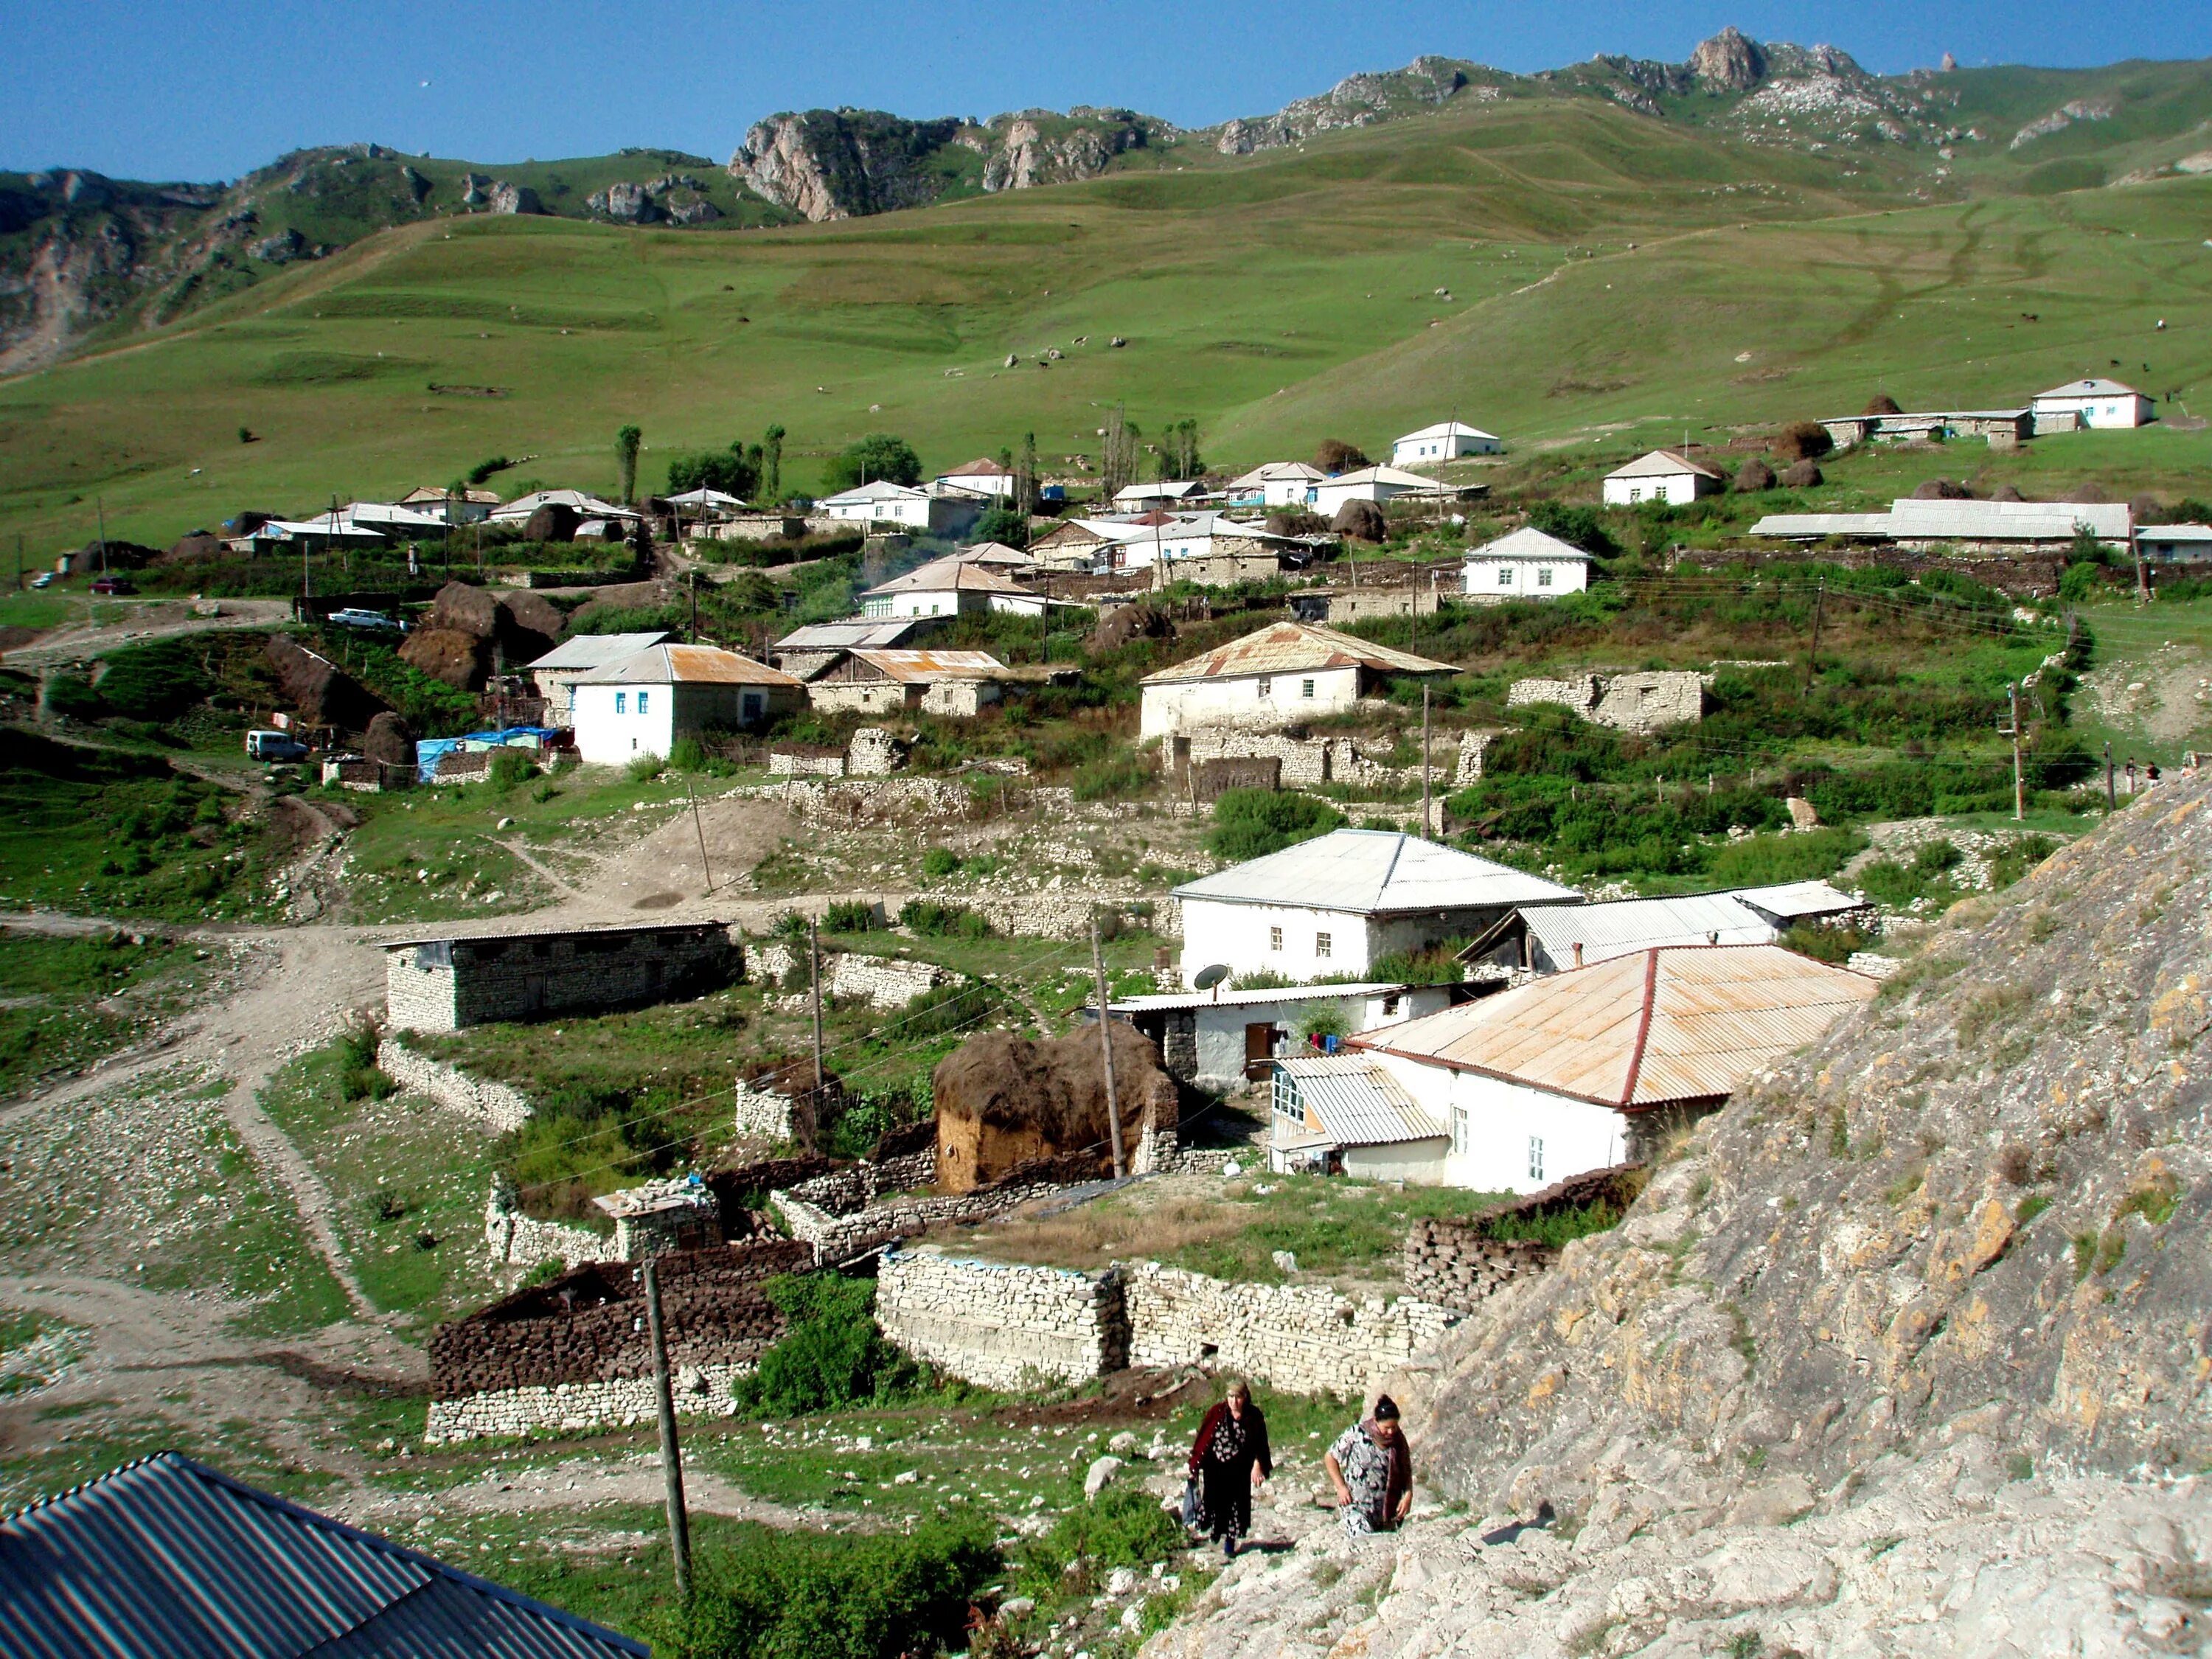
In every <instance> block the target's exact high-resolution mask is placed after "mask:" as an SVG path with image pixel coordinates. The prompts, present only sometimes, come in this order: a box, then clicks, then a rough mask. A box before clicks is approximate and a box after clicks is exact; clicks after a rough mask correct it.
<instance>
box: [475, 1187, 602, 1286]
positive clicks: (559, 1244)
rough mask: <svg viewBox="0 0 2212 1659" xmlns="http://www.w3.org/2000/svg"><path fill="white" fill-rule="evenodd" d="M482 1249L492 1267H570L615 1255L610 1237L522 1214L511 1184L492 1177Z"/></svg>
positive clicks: (486, 1207) (485, 1202)
mask: <svg viewBox="0 0 2212 1659" xmlns="http://www.w3.org/2000/svg"><path fill="white" fill-rule="evenodd" d="M484 1247H485V1249H487V1250H488V1251H489V1253H490V1255H491V1260H492V1265H493V1266H495V1267H537V1266H538V1264H539V1263H540V1262H545V1261H559V1262H562V1263H565V1264H566V1265H567V1266H568V1267H575V1266H576V1265H577V1264H578V1263H580V1262H585V1261H612V1260H614V1255H615V1242H614V1239H613V1237H612V1236H611V1235H610V1234H605V1233H596V1232H593V1231H592V1230H591V1229H590V1228H588V1227H578V1226H574V1225H571V1224H569V1223H568V1222H565V1221H540V1220H539V1219H538V1218H537V1217H535V1216H528V1215H525V1214H523V1213H522V1212H521V1211H520V1209H519V1208H517V1207H516V1201H515V1191H514V1183H513V1182H512V1181H510V1180H509V1179H508V1178H507V1176H504V1175H495V1176H493V1177H492V1182H491V1196H490V1197H489V1198H488V1199H486V1200H484Z"/></svg>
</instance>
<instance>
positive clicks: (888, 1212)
mask: <svg viewBox="0 0 2212 1659" xmlns="http://www.w3.org/2000/svg"><path fill="white" fill-rule="evenodd" d="M1060 1190H1061V1183H1060V1182H1054V1181H1034V1182H1020V1183H1018V1184H1017V1185H1012V1186H1000V1187H988V1188H978V1189H977V1190H976V1191H975V1192H972V1193H963V1194H958V1195H957V1196H956V1197H944V1198H939V1197H922V1196H910V1197H903V1198H896V1199H893V1200H891V1201H890V1202H889V1203H884V1204H877V1203H872V1202H871V1203H868V1204H866V1206H863V1207H862V1208H860V1209H856V1210H848V1211H846V1212H843V1213H842V1214H840V1213H837V1212H833V1211H830V1210H828V1209H825V1208H823V1207H822V1206H820V1205H818V1204H816V1203H812V1202H810V1201H808V1200H805V1199H804V1198H800V1197H799V1196H797V1195H796V1194H795V1193H772V1194H769V1203H770V1204H772V1205H774V1206H775V1211H776V1213H777V1214H778V1215H780V1216H781V1217H782V1218H783V1220H784V1225H786V1226H787V1227H788V1228H790V1229H791V1236H792V1237H793V1238H796V1239H799V1240H802V1241H804V1242H805V1243H807V1244H809V1245H811V1247H812V1248H813V1250H814V1260H815V1261H816V1262H817V1265H819V1266H822V1267H834V1266H836V1265H837V1264H838V1263H840V1262H845V1261H853V1260H854V1259H856V1258H858V1257H860V1256H863V1255H866V1254H867V1253H868V1252H869V1251H871V1250H872V1249H876V1248H878V1246H880V1245H884V1244H888V1243H891V1242H892V1241H894V1240H896V1239H901V1238H912V1237H915V1235H916V1234H917V1233H923V1232H927V1231H928V1230H929V1229H930V1228H932V1227H933V1226H935V1225H938V1224H939V1222H944V1221H982V1220H987V1219H988V1218H990V1217H992V1216H994V1215H1002V1214H1004V1213H1005V1212H1006V1211H1008V1210H1012V1209H1016V1208H1018V1207H1019V1206H1022V1205H1024V1204H1026V1203H1028V1202H1029V1201H1030V1200H1032V1199H1037V1198H1046V1197H1049V1196H1050V1195H1051V1194H1054V1193H1057V1192H1059V1191H1060Z"/></svg>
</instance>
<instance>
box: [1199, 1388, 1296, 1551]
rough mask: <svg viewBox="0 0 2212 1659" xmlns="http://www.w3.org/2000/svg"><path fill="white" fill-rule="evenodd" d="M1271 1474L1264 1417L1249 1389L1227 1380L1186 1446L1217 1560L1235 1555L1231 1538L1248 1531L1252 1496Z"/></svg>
mask: <svg viewBox="0 0 2212 1659" xmlns="http://www.w3.org/2000/svg"><path fill="white" fill-rule="evenodd" d="M1274 1472H1275V1464H1274V1460H1273V1457H1272V1456H1271V1455H1269V1453H1268V1449H1267V1419H1266V1418H1265V1417H1263V1416H1261V1413H1260V1408H1259V1407H1257V1406H1255V1405H1254V1404H1253V1403H1252V1391H1251V1389H1249V1388H1247V1387H1246V1386H1245V1385H1244V1384H1243V1383H1242V1382H1235V1383H1231V1384H1230V1385H1229V1392H1228V1395H1227V1396H1226V1397H1225V1398H1224V1399H1223V1400H1222V1401H1220V1403H1219V1404H1218V1405H1216V1406H1215V1407H1213V1409H1212V1410H1211V1411H1209V1412H1208V1413H1206V1420H1205V1421H1204V1422H1202V1423H1200V1425H1198V1438H1197V1440H1196V1441H1195V1442H1194V1443H1192V1446H1191V1449H1190V1475H1191V1479H1192V1480H1196V1481H1198V1482H1199V1483H1200V1488H1201V1491H1202V1494H1203V1496H1204V1498H1205V1503H1206V1528H1207V1529H1208V1530H1209V1531H1210V1532H1211V1533H1212V1535H1213V1536H1214V1537H1215V1538H1217V1539H1218V1540H1220V1541H1221V1554H1222V1559H1225V1560H1226V1559H1230V1558H1231V1557H1233V1556H1234V1555H1235V1554H1236V1553H1237V1540H1239V1539H1241V1538H1243V1537H1244V1536H1245V1535H1246V1534H1249V1533H1250V1532H1251V1530H1252V1494H1253V1493H1254V1492H1256V1491H1258V1490H1259V1487H1260V1483H1261V1481H1263V1480H1266V1479H1267V1477H1268V1476H1269V1475H1271V1474H1273V1473H1274Z"/></svg>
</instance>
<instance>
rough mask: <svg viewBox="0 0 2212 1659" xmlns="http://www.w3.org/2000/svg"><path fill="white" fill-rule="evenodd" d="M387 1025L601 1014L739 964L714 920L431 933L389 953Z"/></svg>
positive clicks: (721, 975) (450, 1025) (683, 989)
mask: <svg viewBox="0 0 2212 1659" xmlns="http://www.w3.org/2000/svg"><path fill="white" fill-rule="evenodd" d="M384 960H385V1009H386V1024H389V1025H390V1026H391V1027H392V1029H393V1030H415V1031H451V1030H460V1029H462V1028H463V1027H465V1026H470V1025H481V1024H485V1023H487V1022H489V1021H493V1020H513V1019H537V1018H545V1017H547V1016H550V1015H555V1014H561V1013H598V1012H603V1011H605V1010H606V1009H609V1008H618V1007H623V1006H636V1005H642V1004H649V1003H653V1002H659V1001H662V1000H666V999H667V998H670V997H673V996H678V995H682V994H686V993H688V992H691V991H696V990H700V989H704V988H707V987H710V986H712V985H714V984H717V983H719V982H720V981H722V980H724V979H725V978H726V977H727V976H728V975H730V974H731V973H732V971H734V970H735V969H737V968H738V966H739V964H740V963H741V962H742V957H739V956H738V952H737V951H736V949H735V947H733V946H732V944H731V942H730V938H729V933H728V932H727V930H726V928H724V927H723V926H722V925H721V924H720V922H700V923H690V924H678V923H671V924H669V925H668V926H666V927H619V928H617V927H608V928H583V929H577V930H575V931H573V932H568V933H518V934H512V935H500V936H491V937H485V936H481V935H480V936H478V937H476V938H472V939H429V940H422V941H418V942H416V943H414V944H410V945H392V946H390V947H388V948H387V949H386V951H385V957H384Z"/></svg>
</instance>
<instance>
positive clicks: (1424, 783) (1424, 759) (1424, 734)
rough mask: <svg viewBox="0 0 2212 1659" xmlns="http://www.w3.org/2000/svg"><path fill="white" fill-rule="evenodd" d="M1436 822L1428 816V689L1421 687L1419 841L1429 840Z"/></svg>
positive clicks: (1424, 686) (1425, 686)
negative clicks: (1432, 826) (1431, 827)
mask: <svg viewBox="0 0 2212 1659" xmlns="http://www.w3.org/2000/svg"><path fill="white" fill-rule="evenodd" d="M1435 822H1436V820H1435V819H1434V818H1432V817H1430V816H1429V688H1428V686H1427V685H1426V684H1424V685H1423V686H1422V687H1421V839H1422V840H1423V841H1426V840H1428V838H1429V834H1430V828H1429V826H1430V825H1431V824H1432V823H1435Z"/></svg>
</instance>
